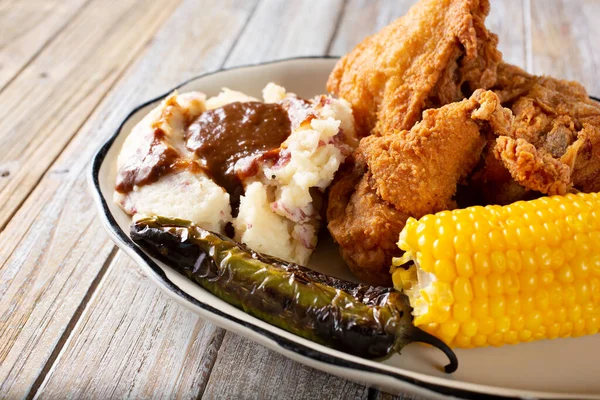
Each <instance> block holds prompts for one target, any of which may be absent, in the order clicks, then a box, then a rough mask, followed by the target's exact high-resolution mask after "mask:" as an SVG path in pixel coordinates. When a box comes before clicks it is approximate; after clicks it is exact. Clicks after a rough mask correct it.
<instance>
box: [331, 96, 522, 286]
mask: <svg viewBox="0 0 600 400" xmlns="http://www.w3.org/2000/svg"><path fill="white" fill-rule="evenodd" d="M511 125H512V114H511V112H510V111H509V110H508V109H504V108H502V106H501V105H500V100H499V98H498V96H497V95H496V94H494V93H493V92H491V91H483V90H477V91H475V93H474V94H473V95H472V96H471V98H470V99H467V100H463V101H461V102H457V103H451V104H448V105H446V106H444V107H442V108H439V109H429V110H427V111H425V112H424V113H423V119H422V121H421V122H419V123H417V124H416V125H415V126H414V127H413V128H412V129H411V130H400V131H396V132H394V133H390V134H388V135H386V136H370V137H367V138H364V139H363V140H361V143H360V145H359V147H358V149H357V151H356V153H355V157H356V165H355V167H354V169H353V170H352V172H351V173H350V174H347V175H345V176H343V177H342V178H341V179H340V180H339V181H338V182H337V183H336V185H335V186H334V187H333V189H332V191H331V193H330V197H329V205H328V210H327V217H328V220H329V225H328V227H329V231H330V233H331V234H332V236H333V238H334V239H335V240H336V242H338V243H339V244H340V247H341V253H342V256H343V257H344V259H345V260H346V262H347V263H348V265H349V267H350V269H351V270H352V272H353V273H354V274H355V275H357V276H358V277H360V278H361V279H362V280H364V281H366V282H368V283H370V284H378V285H385V284H389V283H390V279H391V278H390V274H389V267H390V265H391V264H390V263H391V258H392V257H393V256H395V255H398V250H397V247H396V245H395V243H396V242H397V240H398V235H399V234H400V231H401V230H402V228H403V227H404V224H405V222H406V220H407V218H408V217H409V216H411V217H415V218H420V217H422V216H423V215H426V214H429V213H435V212H438V211H442V210H448V209H452V208H455V207H456V203H455V201H454V195H455V192H456V187H457V184H458V183H459V182H461V181H463V180H465V179H466V178H467V176H468V175H469V174H470V172H471V170H472V169H473V168H474V167H475V165H476V164H477V163H478V162H479V159H480V156H481V151H482V149H483V147H484V146H485V143H486V134H488V133H489V132H491V131H493V132H496V133H497V134H499V135H507V134H509V131H510V129H511Z"/></svg>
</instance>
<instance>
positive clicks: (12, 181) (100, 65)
mask: <svg viewBox="0 0 600 400" xmlns="http://www.w3.org/2000/svg"><path fill="white" fill-rule="evenodd" d="M178 3H179V1H170V0H160V1H152V2H146V1H143V0H95V1H92V2H91V3H90V4H89V5H87V6H86V7H85V8H84V9H83V10H82V12H81V13H80V14H78V15H77V16H76V17H75V18H74V19H73V20H72V21H71V23H70V24H69V26H68V27H67V28H66V29H65V30H64V31H63V32H62V33H61V34H60V35H59V36H58V37H57V38H56V39H55V40H54V41H53V42H52V43H50V44H49V45H48V46H47V47H46V48H44V50H43V51H42V53H41V54H40V55H39V56H38V57H37V58H36V59H35V61H34V62H32V63H31V64H29V65H28V66H27V68H25V69H24V70H23V71H22V72H21V73H20V74H19V76H18V77H17V78H15V80H14V81H13V82H11V84H10V85H8V86H7V87H6V88H5V89H4V91H2V93H0V104H4V105H10V107H8V106H5V107H2V109H1V110H0V148H2V152H1V153H0V170H1V171H2V173H0V229H2V228H3V227H4V226H5V224H6V223H7V221H8V220H9V219H10V217H11V216H12V215H13V214H14V212H15V211H16V210H17V209H18V207H19V206H20V205H21V204H22V202H23V200H24V199H25V198H26V197H27V196H28V194H29V193H30V192H31V190H32V189H33V188H34V187H35V185H37V183H38V182H39V180H40V178H41V176H42V175H43V174H44V172H46V170H47V169H48V167H49V166H50V165H51V164H52V162H53V161H54V160H55V159H56V157H57V156H58V155H59V154H60V152H61V151H62V150H63V148H64V147H65V146H66V145H67V143H68V142H69V141H70V140H71V138H72V137H73V135H75V133H76V132H77V130H78V129H79V127H80V126H81V124H82V123H83V122H84V121H85V120H86V119H87V118H88V117H89V115H90V113H91V112H92V111H93V110H94V108H95V107H96V106H97V105H98V103H99V102H100V100H102V98H103V97H104V96H105V94H106V92H107V91H108V90H109V89H110V87H111V86H112V85H113V84H114V82H115V80H116V79H117V78H118V77H119V76H120V75H121V74H122V72H123V70H124V69H125V68H126V67H127V65H128V64H129V63H130V62H131V61H132V60H133V59H134V58H135V57H136V56H137V55H138V53H139V51H140V50H141V49H142V48H143V46H144V45H145V44H146V42H147V41H148V40H149V39H150V38H151V37H152V35H153V34H154V32H155V31H156V29H157V28H158V27H159V26H160V25H161V24H162V23H163V22H164V20H165V18H166V17H167V16H169V15H170V14H171V13H172V11H173V9H174V8H175V7H176V6H177V4H178Z"/></svg>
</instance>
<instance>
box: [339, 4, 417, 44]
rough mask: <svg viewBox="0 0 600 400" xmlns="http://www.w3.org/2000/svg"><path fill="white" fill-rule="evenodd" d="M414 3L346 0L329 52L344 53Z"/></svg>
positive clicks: (403, 12) (400, 14)
mask: <svg viewBox="0 0 600 400" xmlns="http://www.w3.org/2000/svg"><path fill="white" fill-rule="evenodd" d="M414 3H415V1H414V0H396V1H390V0H348V1H347V4H346V6H345V7H344V10H343V14H342V16H341V20H340V23H339V27H338V30H337V34H336V35H335V38H333V41H332V42H331V46H330V48H329V54H330V55H334V56H342V55H344V54H346V53H347V52H348V51H350V50H351V49H353V48H354V46H356V45H357V44H359V43H360V42H362V40H363V39H364V38H365V37H367V36H368V35H372V34H373V33H375V32H378V31H380V30H381V29H382V28H383V27H385V26H386V25H388V24H389V23H390V22H392V21H393V20H395V19H397V18H400V17H401V16H402V15H404V14H406V11H408V9H409V8H410V6H412V5H413V4H414Z"/></svg>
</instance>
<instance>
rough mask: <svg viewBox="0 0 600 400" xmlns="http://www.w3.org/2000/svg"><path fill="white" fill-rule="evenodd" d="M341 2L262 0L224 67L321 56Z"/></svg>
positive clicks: (340, 7) (331, 31)
mask: <svg viewBox="0 0 600 400" xmlns="http://www.w3.org/2000/svg"><path fill="white" fill-rule="evenodd" d="M342 5H343V1H342V0H319V1H318V2H314V1H281V0H262V1H261V2H260V4H259V5H258V7H257V9H256V12H255V13H254V15H253V16H252V19H251V20H250V22H249V24H248V27H247V29H246V31H245V32H244V36H242V37H241V38H240V40H239V41H238V42H237V44H236V46H235V47H234V49H233V51H232V53H231V57H229V59H228V60H227V63H226V64H225V66H226V67H231V66H235V65H241V64H252V63H256V62H264V61H270V60H274V59H281V58H288V57H298V56H312V55H322V54H325V51H326V49H327V46H328V43H329V38H331V36H332V35H333V32H334V30H335V25H336V21H337V18H338V16H339V13H340V11H341V9H342Z"/></svg>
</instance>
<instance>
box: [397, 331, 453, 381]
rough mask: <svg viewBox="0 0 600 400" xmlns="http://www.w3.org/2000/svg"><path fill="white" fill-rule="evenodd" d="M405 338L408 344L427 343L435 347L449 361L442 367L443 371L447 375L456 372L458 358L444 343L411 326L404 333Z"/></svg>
mask: <svg viewBox="0 0 600 400" xmlns="http://www.w3.org/2000/svg"><path fill="white" fill-rule="evenodd" d="M406 337H407V338H408V340H409V341H410V342H421V343H427V344H430V345H432V346H434V347H437V348H438V349H440V350H441V351H443V352H444V354H445V355H446V356H447V357H448V359H449V360H450V364H448V365H446V366H445V367H444V371H446V373H447V374H451V373H453V372H454V371H456V370H457V368H458V358H457V357H456V354H454V351H452V349H451V348H450V346H448V345H447V344H446V343H444V342H443V341H442V340H440V339H439V338H437V337H435V336H433V335H432V334H430V333H427V332H425V331H424V330H422V329H420V328H417V327H416V326H414V325H413V326H411V327H410V328H409V330H408V331H407V332H406Z"/></svg>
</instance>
